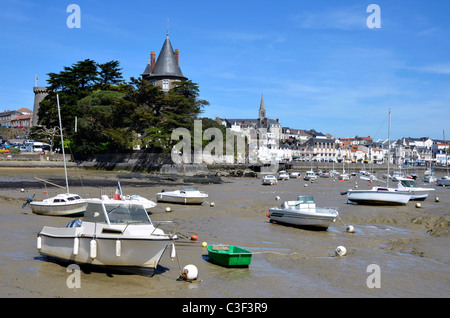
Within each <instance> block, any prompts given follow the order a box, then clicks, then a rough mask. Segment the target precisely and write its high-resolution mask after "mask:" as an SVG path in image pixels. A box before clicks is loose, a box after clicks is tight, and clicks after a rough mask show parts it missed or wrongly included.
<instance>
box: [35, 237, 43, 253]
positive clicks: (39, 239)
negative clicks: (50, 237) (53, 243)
mask: <svg viewBox="0 0 450 318" xmlns="http://www.w3.org/2000/svg"><path fill="white" fill-rule="evenodd" d="M36 246H37V249H38V250H41V248H42V238H41V237H40V236H38V237H37V242H36Z"/></svg>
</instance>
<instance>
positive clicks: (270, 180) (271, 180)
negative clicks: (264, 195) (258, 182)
mask: <svg viewBox="0 0 450 318" xmlns="http://www.w3.org/2000/svg"><path fill="white" fill-rule="evenodd" d="M262 184H263V185H274V184H278V179H277V178H276V177H275V176H273V175H267V176H264V178H263V180H262Z"/></svg>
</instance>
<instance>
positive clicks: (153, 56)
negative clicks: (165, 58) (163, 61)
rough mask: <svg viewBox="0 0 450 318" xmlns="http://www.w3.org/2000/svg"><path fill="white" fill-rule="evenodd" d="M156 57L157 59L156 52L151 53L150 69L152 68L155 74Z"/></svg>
mask: <svg viewBox="0 0 450 318" xmlns="http://www.w3.org/2000/svg"><path fill="white" fill-rule="evenodd" d="M155 57H156V53H155V51H152V52H151V53H150V67H151V68H152V72H153V69H154V68H155Z"/></svg>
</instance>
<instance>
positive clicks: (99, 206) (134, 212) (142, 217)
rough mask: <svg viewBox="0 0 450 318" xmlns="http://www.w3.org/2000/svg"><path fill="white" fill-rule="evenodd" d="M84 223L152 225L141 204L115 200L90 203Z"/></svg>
mask: <svg viewBox="0 0 450 318" xmlns="http://www.w3.org/2000/svg"><path fill="white" fill-rule="evenodd" d="M83 222H92V223H106V224H109V225H111V224H130V223H140V224H152V222H151V220H150V218H149V217H148V214H147V211H145V209H144V207H143V206H142V205H141V204H132V203H124V202H123V201H118V202H117V203H115V202H114V200H110V201H109V202H104V201H100V200H98V201H91V202H88V205H87V207H86V212H85V213H84V217H83Z"/></svg>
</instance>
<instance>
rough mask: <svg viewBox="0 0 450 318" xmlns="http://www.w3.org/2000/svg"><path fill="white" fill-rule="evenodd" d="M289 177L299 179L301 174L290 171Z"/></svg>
mask: <svg viewBox="0 0 450 318" xmlns="http://www.w3.org/2000/svg"><path fill="white" fill-rule="evenodd" d="M290 176H291V177H292V178H300V177H301V174H300V172H297V171H291V173H290Z"/></svg>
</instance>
